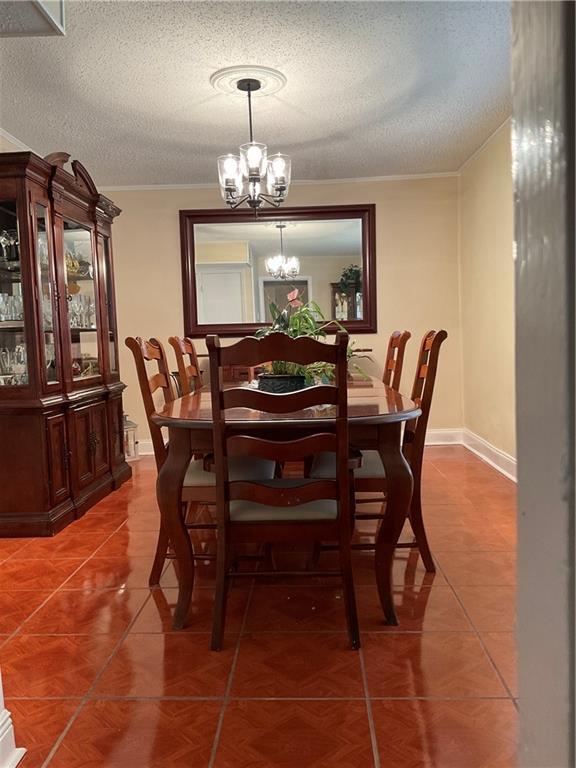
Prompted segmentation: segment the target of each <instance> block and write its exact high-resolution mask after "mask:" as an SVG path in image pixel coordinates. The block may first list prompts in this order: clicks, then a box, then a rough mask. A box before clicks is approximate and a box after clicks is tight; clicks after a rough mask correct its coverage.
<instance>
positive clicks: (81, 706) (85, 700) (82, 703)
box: [40, 594, 152, 768]
mask: <svg viewBox="0 0 576 768" xmlns="http://www.w3.org/2000/svg"><path fill="white" fill-rule="evenodd" d="M151 597H152V595H151V594H149V595H148V597H147V598H146V599H145V600H144V602H143V603H142V605H141V606H140V608H139V609H138V610H137V611H136V612H135V614H134V616H133V617H132V619H131V621H130V622H129V624H128V626H127V627H126V629H125V631H124V633H123V634H122V635H121V636H120V638H119V640H118V642H117V643H116V644H115V645H114V647H113V649H112V651H111V652H110V654H109V655H108V657H107V659H106V660H105V661H104V663H103V665H102V666H101V667H100V670H99V672H98V673H97V675H96V676H95V678H94V680H93V681H92V684H91V685H90V686H89V688H88V690H87V691H86V693H85V694H84V696H83V697H82V700H81V701H80V703H79V705H78V707H77V708H76V710H75V711H74V713H73V714H72V716H71V717H70V719H69V720H68V722H67V724H66V725H65V726H64V729H63V730H62V732H61V733H60V736H58V738H57V739H56V741H55V742H54V744H53V745H52V748H51V749H50V752H49V753H48V755H47V756H46V758H45V760H44V762H43V763H42V765H41V767H40V768H47V766H48V765H49V764H50V762H51V761H52V758H53V757H54V755H55V754H56V752H57V751H58V750H59V749H60V746H61V745H62V742H63V741H64V739H65V738H66V736H67V735H68V733H69V732H70V729H71V728H72V726H73V725H74V723H75V722H76V720H77V719H78V717H79V715H80V713H81V711H82V710H83V709H84V707H85V706H86V704H87V703H88V702H89V701H90V699H91V696H90V694H91V693H92V691H93V690H94V689H95V687H96V686H97V685H98V683H99V682H100V680H101V678H102V675H103V674H104V672H105V671H106V669H108V666H109V665H110V662H111V661H112V659H113V658H114V656H115V655H116V653H117V651H118V650H119V648H120V647H121V645H122V643H123V642H124V640H125V639H126V638H127V637H128V634H129V633H130V629H131V628H132V626H133V624H134V622H135V621H136V619H137V618H138V617H139V616H140V614H141V613H142V611H143V610H144V607H145V606H146V605H147V604H148V601H149V600H150V598H151Z"/></svg>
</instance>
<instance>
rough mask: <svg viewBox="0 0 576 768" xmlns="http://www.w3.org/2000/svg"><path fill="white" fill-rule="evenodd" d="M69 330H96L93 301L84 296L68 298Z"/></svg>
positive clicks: (80, 294) (77, 295) (75, 295)
mask: <svg viewBox="0 0 576 768" xmlns="http://www.w3.org/2000/svg"><path fill="white" fill-rule="evenodd" d="M68 301H69V317H70V328H76V329H79V330H90V331H93V330H96V306H95V304H94V299H93V298H92V297H91V296H87V295H86V294H82V293H77V294H74V295H72V296H70V295H69V296H68Z"/></svg>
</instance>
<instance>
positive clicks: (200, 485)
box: [125, 336, 216, 587]
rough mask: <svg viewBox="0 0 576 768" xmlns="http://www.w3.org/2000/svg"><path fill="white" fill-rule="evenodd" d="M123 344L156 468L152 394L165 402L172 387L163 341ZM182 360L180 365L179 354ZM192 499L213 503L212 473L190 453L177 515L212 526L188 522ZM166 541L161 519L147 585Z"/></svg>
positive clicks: (154, 580)
mask: <svg viewBox="0 0 576 768" xmlns="http://www.w3.org/2000/svg"><path fill="white" fill-rule="evenodd" d="M175 338H176V337H174V336H172V337H171V339H175ZM125 344H126V346H127V347H128V349H129V350H130V351H131V352H132V354H133V356H134V363H135V365H136V373H137V375H138V384H139V386H140V394H141V395H142V401H143V403H144V410H145V412H146V418H147V420H148V426H149V428H150V437H151V438H152V446H153V449H154V458H155V460H156V468H157V470H158V471H160V469H161V467H162V465H163V464H164V462H165V461H166V457H167V455H168V448H167V446H166V445H165V443H164V437H163V435H162V430H161V429H160V427H158V426H157V425H156V424H155V423H154V422H153V421H152V420H151V416H152V415H153V414H154V412H155V409H156V406H155V404H154V394H155V393H156V392H158V390H162V395H163V398H164V402H165V403H170V402H172V401H173V400H174V390H173V388H172V381H171V377H170V370H169V368H168V361H167V359H166V352H165V350H164V346H163V344H162V343H161V342H160V341H158V339H149V340H148V341H145V340H144V339H141V338H140V337H137V338H134V337H132V336H129V337H128V338H127V339H126V340H125ZM147 363H152V364H153V365H154V366H155V368H156V370H155V372H154V373H153V374H152V375H150V374H149V372H148V370H147V365H146V364H147ZM182 364H183V365H184V360H183V358H182ZM183 373H184V374H185V375H184V377H183V378H182V379H181V381H182V382H186V383H188V381H189V380H188V375H187V374H188V372H187V370H186V367H184V371H183ZM192 502H204V503H206V504H214V503H215V502H216V488H215V475H214V473H213V472H211V471H207V470H206V469H205V464H204V460H203V458H202V457H200V458H198V457H195V456H193V457H192V458H191V461H190V464H189V466H188V467H187V470H186V476H185V478H184V481H183V484H182V491H181V515H182V518H183V521H184V525H185V526H186V528H187V529H188V530H190V529H195V528H199V529H204V530H206V529H214V528H216V525H215V524H214V523H213V522H212V521H207V522H206V521H201V522H198V521H195V522H189V521H188V520H187V512H188V505H189V504H190V503H192ZM169 543H170V542H169V536H168V531H167V528H166V526H165V525H164V524H163V523H162V522H161V525H160V531H159V534H158V543H157V545H156V554H155V556H154V562H153V564H152V570H151V572H150V578H149V584H150V586H151V587H152V586H156V585H157V584H159V582H160V576H161V575H162V570H163V568H164V564H165V562H166V558H167V557H168V546H169ZM209 557H210V556H209V555H203V559H208V558H209Z"/></svg>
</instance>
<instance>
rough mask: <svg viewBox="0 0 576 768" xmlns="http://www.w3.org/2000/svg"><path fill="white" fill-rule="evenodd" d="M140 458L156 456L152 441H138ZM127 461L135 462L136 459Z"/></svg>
mask: <svg viewBox="0 0 576 768" xmlns="http://www.w3.org/2000/svg"><path fill="white" fill-rule="evenodd" d="M138 456H154V446H153V445H152V440H138ZM126 461H134V459H132V458H130V459H126Z"/></svg>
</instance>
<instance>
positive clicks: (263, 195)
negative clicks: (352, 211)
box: [218, 77, 291, 211]
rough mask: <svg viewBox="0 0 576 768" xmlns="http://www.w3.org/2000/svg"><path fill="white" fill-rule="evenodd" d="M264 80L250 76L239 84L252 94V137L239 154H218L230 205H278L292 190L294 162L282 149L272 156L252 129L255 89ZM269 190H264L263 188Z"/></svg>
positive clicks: (223, 189)
mask: <svg viewBox="0 0 576 768" xmlns="http://www.w3.org/2000/svg"><path fill="white" fill-rule="evenodd" d="M260 85H261V83H260V80H256V79H255V78H252V77H246V78H243V79H242V80H238V82H237V84H236V87H237V88H238V90H239V91H243V92H244V93H246V94H247V96H248V121H249V126H250V141H249V142H248V143H247V144H242V145H241V146H240V154H239V155H233V154H228V155H221V156H220V157H219V158H218V178H219V180H220V192H221V194H222V198H223V199H224V202H225V203H226V204H227V205H229V206H230V208H238V206H239V205H242V203H246V204H247V205H249V206H250V208H253V209H254V210H255V211H257V210H258V208H260V207H261V206H262V204H263V203H268V204H269V205H273V206H274V207H275V208H278V206H279V205H281V204H282V203H283V202H284V200H285V199H286V196H287V194H288V187H289V185H290V171H291V162H290V158H289V157H288V155H282V154H280V152H278V154H276V155H272V156H271V157H270V158H269V157H268V149H267V147H266V144H259V143H258V142H257V141H254V135H253V130H252V93H253V92H254V91H258V90H259V89H260ZM264 189H265V190H266V191H263V190H264Z"/></svg>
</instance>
